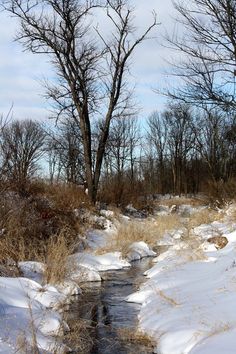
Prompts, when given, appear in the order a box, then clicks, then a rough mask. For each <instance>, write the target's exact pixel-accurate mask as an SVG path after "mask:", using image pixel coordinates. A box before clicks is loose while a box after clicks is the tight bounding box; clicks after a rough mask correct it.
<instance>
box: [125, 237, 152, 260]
mask: <svg viewBox="0 0 236 354" xmlns="http://www.w3.org/2000/svg"><path fill="white" fill-rule="evenodd" d="M154 256H156V252H154V251H152V250H151V248H150V247H149V246H148V245H147V244H146V243H145V242H143V241H140V242H134V243H132V244H131V245H130V247H129V251H128V254H127V256H126V258H127V260H128V261H129V262H130V261H136V260H140V259H142V258H144V257H154Z"/></svg>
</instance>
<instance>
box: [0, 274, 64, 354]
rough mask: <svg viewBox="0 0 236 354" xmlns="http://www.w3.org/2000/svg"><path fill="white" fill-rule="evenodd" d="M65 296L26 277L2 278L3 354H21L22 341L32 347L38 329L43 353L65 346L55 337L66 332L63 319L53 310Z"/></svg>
mask: <svg viewBox="0 0 236 354" xmlns="http://www.w3.org/2000/svg"><path fill="white" fill-rule="evenodd" d="M63 299H64V296H63V295H62V294H60V293H59V292H58V291H57V290H54V291H52V289H48V290H47V289H44V288H43V287H42V286H41V285H40V284H38V283H36V282H35V281H33V280H30V279H26V278H4V277H1V278H0V312H1V316H0V352H1V353H8V354H13V353H16V352H18V351H19V343H20V341H24V342H25V343H26V345H27V347H30V345H31V343H32V339H33V336H34V335H33V334H32V331H33V330H32V328H35V336H36V341H37V346H38V347H39V348H40V350H42V351H43V352H50V351H52V349H53V348H56V347H57V348H58V349H57V353H62V352H63V345H60V344H58V343H56V340H55V338H54V336H55V335H58V334H60V333H61V332H62V331H63V328H64V323H63V321H62V318H61V316H60V315H59V314H58V313H57V312H55V311H53V310H48V308H49V307H52V306H53V307H54V306H55V305H56V304H57V305H59V303H61V301H62V300H63Z"/></svg>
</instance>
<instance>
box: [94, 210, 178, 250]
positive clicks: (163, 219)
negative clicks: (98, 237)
mask: <svg viewBox="0 0 236 354" xmlns="http://www.w3.org/2000/svg"><path fill="white" fill-rule="evenodd" d="M180 225H181V223H180V218H179V216H178V215H167V216H160V217H158V218H156V219H155V221H153V220H151V219H146V220H145V221H137V220H136V221H129V222H127V223H120V224H118V226H117V233H115V234H114V235H113V236H112V237H111V239H110V242H109V243H108V245H107V246H106V247H105V248H103V249H100V250H98V252H99V253H104V252H108V251H114V250H116V251H117V250H118V251H120V252H121V253H122V254H123V256H126V255H127V253H128V251H129V246H130V245H131V244H132V243H133V242H139V241H144V242H146V243H147V244H148V245H150V246H156V244H157V241H158V240H160V239H161V238H162V236H163V235H164V233H165V232H166V231H167V230H171V229H176V228H178V227H180Z"/></svg>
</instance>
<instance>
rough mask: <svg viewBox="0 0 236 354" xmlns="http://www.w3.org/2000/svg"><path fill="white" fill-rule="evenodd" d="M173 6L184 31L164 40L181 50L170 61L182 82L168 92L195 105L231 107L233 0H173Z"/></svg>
mask: <svg viewBox="0 0 236 354" xmlns="http://www.w3.org/2000/svg"><path fill="white" fill-rule="evenodd" d="M175 7H176V9H177V11H178V14H179V17H178V22H180V23H181V25H183V27H184V31H183V34H182V35H179V34H178V33H177V35H173V36H169V37H168V42H169V43H170V44H171V46H172V47H173V48H174V49H175V50H177V51H180V52H181V53H182V54H183V55H181V61H179V62H175V63H173V65H174V67H175V74H177V75H179V76H181V78H183V79H184V81H185V85H182V86H181V87H179V88H177V90H175V91H173V90H171V91H170V92H169V95H170V96H172V97H174V98H178V99H182V100H183V101H185V102H188V103H194V104H197V105H202V103H204V104H205V105H206V104H214V105H216V104H217V105H218V106H222V107H223V108H224V109H227V110H229V109H235V105H236V96H235V92H236V91H235V77H236V31H235V28H236V2H235V0H188V1H181V2H175Z"/></svg>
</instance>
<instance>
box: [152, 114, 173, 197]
mask: <svg viewBox="0 0 236 354" xmlns="http://www.w3.org/2000/svg"><path fill="white" fill-rule="evenodd" d="M168 130H169V126H168V125H167V124H165V120H164V119H163V116H162V115H161V114H159V113H158V112H157V111H156V112H153V113H152V114H151V115H150V116H149V118H148V130H147V146H148V151H149V161H150V162H151V161H152V164H153V165H154V166H152V167H151V166H150V168H151V170H152V171H153V173H154V174H155V176H153V177H152V180H154V179H155V183H153V184H154V185H155V184H157V188H158V190H159V191H160V193H165V190H166V188H165V186H166V184H167V183H166V168H165V164H166V160H167V154H168V151H167V143H168V141H167V139H168ZM151 155H152V157H153V159H154V161H155V162H154V161H153V159H151Z"/></svg>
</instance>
